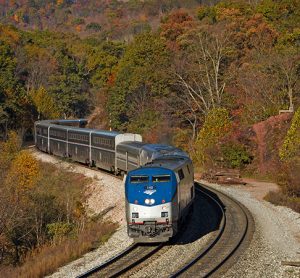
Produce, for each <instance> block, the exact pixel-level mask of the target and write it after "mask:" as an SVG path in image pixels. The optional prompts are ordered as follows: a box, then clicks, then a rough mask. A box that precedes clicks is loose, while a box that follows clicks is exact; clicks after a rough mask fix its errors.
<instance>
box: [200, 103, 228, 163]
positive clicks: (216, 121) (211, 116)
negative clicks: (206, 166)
mask: <svg viewBox="0 0 300 278" xmlns="http://www.w3.org/2000/svg"><path fill="white" fill-rule="evenodd" d="M231 127H232V123H231V121H230V118H229V113H228V111H227V110H226V109H225V108H215V109H212V110H211V111H210V112H209V113H208V115H207V116H206V119H205V122H204V125H203V127H202V129H201V130H200V132H199V134H198V137H197V141H196V144H195V147H196V155H197V160H199V161H200V162H201V163H204V162H205V160H206V152H207V150H208V149H210V148H215V147H217V144H218V142H219V141H220V140H221V139H222V138H223V137H224V136H225V135H227V134H228V133H229V131H230V130H231Z"/></svg>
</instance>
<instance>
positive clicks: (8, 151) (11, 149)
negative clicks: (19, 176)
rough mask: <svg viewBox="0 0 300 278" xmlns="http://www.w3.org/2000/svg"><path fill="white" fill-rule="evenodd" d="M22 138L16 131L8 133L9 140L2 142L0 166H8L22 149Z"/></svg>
mask: <svg viewBox="0 0 300 278" xmlns="http://www.w3.org/2000/svg"><path fill="white" fill-rule="evenodd" d="M21 144H22V142H21V138H20V136H19V135H18V134H17V133H16V132H15V131H10V132H9V133H8V140H7V141H6V142H4V143H1V144H0V168H6V167H7V165H8V164H9V163H10V161H11V160H12V159H14V157H15V156H16V155H17V153H18V152H19V151H20V149H21Z"/></svg>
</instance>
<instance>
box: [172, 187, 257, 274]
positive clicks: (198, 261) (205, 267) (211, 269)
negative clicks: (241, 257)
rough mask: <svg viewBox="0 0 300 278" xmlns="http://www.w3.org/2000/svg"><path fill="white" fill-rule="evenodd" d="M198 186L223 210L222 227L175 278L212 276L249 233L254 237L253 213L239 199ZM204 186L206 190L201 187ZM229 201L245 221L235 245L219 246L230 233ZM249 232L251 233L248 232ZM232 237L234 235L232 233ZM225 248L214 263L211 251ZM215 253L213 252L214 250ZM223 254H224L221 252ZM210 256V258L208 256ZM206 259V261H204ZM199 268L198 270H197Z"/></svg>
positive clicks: (232, 254) (231, 255)
mask: <svg viewBox="0 0 300 278" xmlns="http://www.w3.org/2000/svg"><path fill="white" fill-rule="evenodd" d="M196 186H197V187H196V188H197V190H198V191H200V192H201V193H204V194H205V196H206V197H207V198H210V200H211V201H212V202H214V203H215V205H216V206H217V207H218V209H220V210H221V213H222V221H221V224H220V229H219V232H218V234H217V235H216V236H215V237H214V239H213V240H212V241H210V243H209V244H208V245H207V246H206V247H205V248H204V249H202V250H201V251H200V253H199V254H197V256H196V257H195V258H194V259H193V260H191V261H190V262H188V263H187V264H185V265H184V266H183V267H182V268H181V269H179V270H178V271H177V272H175V273H173V274H172V275H171V276H170V277H172V278H174V277H178V276H187V277H192V276H194V275H193V274H195V273H196V274H197V277H209V276H212V275H213V274H215V273H216V272H217V271H219V270H220V269H221V268H222V266H224V265H225V264H226V262H227V261H228V260H229V259H230V258H232V257H233V256H234V254H235V253H236V251H237V250H238V249H239V247H240V246H241V245H242V243H243V242H244V240H245V238H246V236H247V234H251V235H249V238H251V237H252V233H250V232H253V229H252V230H251V229H250V230H251V231H249V222H251V224H253V226H254V222H253V219H252V217H251V214H250V213H249V212H248V211H247V209H246V208H245V207H244V206H243V205H242V204H240V203H239V202H238V201H236V200H234V199H233V198H231V197H229V196H227V195H225V194H224V193H222V192H220V191H218V190H216V189H212V188H210V187H208V186H205V185H200V184H198V183H196ZM201 187H202V188H204V189H205V190H202V189H201ZM212 193H214V194H216V195H217V196H218V197H221V199H222V202H223V201H224V203H225V208H224V207H223V206H222V204H221V203H220V201H219V200H216V199H215V198H214V197H213V196H212ZM229 203H231V205H234V206H235V207H237V208H238V209H239V212H238V214H239V215H238V217H241V220H242V221H241V222H244V223H243V224H244V225H243V226H242V227H241V229H240V235H239V237H238V239H237V240H236V241H235V243H234V245H233V246H232V245H230V246H226V244H224V245H222V246H217V245H218V244H220V241H222V239H223V236H225V237H226V236H229V235H230V234H229V235H228V234H227V235H226V229H227V228H228V218H229V217H231V218H232V217H233V216H232V215H231V214H233V213H234V212H230V209H227V207H228V206H229ZM249 218H251V219H249ZM248 232H249V233H248ZM231 236H232V237H234V235H231ZM223 241H225V242H228V241H226V240H224V239H223ZM221 247H222V248H223V250H226V248H227V251H228V252H227V254H225V255H224V254H223V256H224V257H223V258H221V260H220V261H218V262H217V263H215V264H213V262H212V260H211V258H212V257H211V256H212V255H210V256H209V253H210V252H212V250H213V249H214V248H217V249H218V248H219V249H220V248H221ZM212 254H213V252H212ZM217 255H219V253H217ZM221 255H222V254H221ZM206 257H208V258H206ZM203 260H204V261H203ZM205 260H206V261H205ZM191 268H194V269H193V271H190V270H191ZM197 270H198V271H197Z"/></svg>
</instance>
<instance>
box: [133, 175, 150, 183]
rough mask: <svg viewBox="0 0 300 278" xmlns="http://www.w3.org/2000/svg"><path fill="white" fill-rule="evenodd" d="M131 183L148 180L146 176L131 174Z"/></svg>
mask: <svg viewBox="0 0 300 278" xmlns="http://www.w3.org/2000/svg"><path fill="white" fill-rule="evenodd" d="M130 182H131V183H146V182H149V177H148V176H131V177H130Z"/></svg>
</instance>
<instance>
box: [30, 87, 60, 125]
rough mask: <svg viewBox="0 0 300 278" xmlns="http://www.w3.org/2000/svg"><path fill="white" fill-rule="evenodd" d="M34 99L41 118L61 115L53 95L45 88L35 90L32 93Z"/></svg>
mask: <svg viewBox="0 0 300 278" xmlns="http://www.w3.org/2000/svg"><path fill="white" fill-rule="evenodd" d="M30 95H31V98H32V101H33V103H34V105H35V107H36V109H37V111H38V114H39V118H40V116H43V117H44V118H45V119H53V118H58V117H59V111H58V109H57V105H56V104H55V101H54V99H53V97H52V96H51V95H50V94H49V93H48V92H47V91H46V90H45V89H44V88H43V87H40V88H39V89H38V90H33V91H31V93H30Z"/></svg>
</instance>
